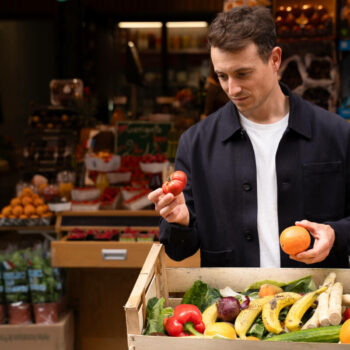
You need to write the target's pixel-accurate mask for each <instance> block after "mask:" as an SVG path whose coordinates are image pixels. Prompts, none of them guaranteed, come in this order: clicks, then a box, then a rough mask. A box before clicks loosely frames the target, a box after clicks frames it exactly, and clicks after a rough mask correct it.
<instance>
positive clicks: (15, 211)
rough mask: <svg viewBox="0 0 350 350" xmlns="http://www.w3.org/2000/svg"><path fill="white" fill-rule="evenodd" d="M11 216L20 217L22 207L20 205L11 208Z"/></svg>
mask: <svg viewBox="0 0 350 350" xmlns="http://www.w3.org/2000/svg"><path fill="white" fill-rule="evenodd" d="M12 214H13V215H15V216H17V217H18V216H20V215H22V214H23V207H22V206H21V205H16V206H15V207H14V208H12Z"/></svg>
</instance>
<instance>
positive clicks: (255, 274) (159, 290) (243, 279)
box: [124, 244, 350, 350]
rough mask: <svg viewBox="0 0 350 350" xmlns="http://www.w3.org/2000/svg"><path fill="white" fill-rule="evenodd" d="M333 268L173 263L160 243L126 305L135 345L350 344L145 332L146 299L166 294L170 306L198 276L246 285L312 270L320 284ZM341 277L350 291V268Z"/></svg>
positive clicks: (140, 348)
mask: <svg viewBox="0 0 350 350" xmlns="http://www.w3.org/2000/svg"><path fill="white" fill-rule="evenodd" d="M330 271H331V270H329V269H310V268H299V269H298V268H280V269H279V268H168V267H166V261H165V253H164V247H163V246H162V245H161V244H154V245H153V246H152V248H151V250H150V252H149V254H148V256H147V259H146V261H145V263H144V265H143V268H142V270H141V272H140V275H139V277H138V279H137V280H136V283H135V286H134V288H133V290H132V292H131V294H130V297H129V299H128V301H127V303H126V305H125V306H124V309H125V314H126V326H127V333H128V344H129V350H151V349H152V350H164V349H167V350H192V349H202V350H217V349H221V350H238V349H243V348H244V349H245V350H255V349H266V350H280V349H282V350H287V349H290V348H291V347H292V348H293V350H302V349H306V348H307V349H311V350H313V349H317V350H326V349H327V350H332V349H342V348H344V349H345V348H347V349H348V348H349V345H346V344H329V343H292V344H291V343H287V342H266V341H261V342H256V341H252V340H240V339H236V340H227V339H198V338H193V337H182V338H181V337H180V338H173V337H159V336H144V335H142V330H143V328H144V325H145V317H146V305H147V301H148V299H150V298H152V297H155V296H156V297H164V299H165V305H166V306H172V307H174V306H176V305H177V304H179V303H180V301H181V299H179V298H172V297H170V295H171V294H172V293H175V292H185V291H186V290H187V289H189V288H190V287H191V286H192V284H193V282H194V281H196V280H202V281H203V282H205V283H208V284H209V285H210V286H211V287H214V288H218V289H221V288H224V287H226V286H230V287H231V288H232V289H234V290H236V291H242V290H244V289H245V288H246V287H247V286H249V285H250V284H252V283H253V282H256V281H260V280H264V279H271V280H277V281H281V282H289V281H292V280H295V279H298V278H301V277H304V276H306V275H312V278H313V280H314V282H315V284H316V285H320V284H321V283H322V282H323V280H324V278H325V277H326V276H327V275H328V274H329V272H330ZM332 271H334V272H335V273H336V275H337V281H340V282H342V283H343V286H344V292H345V293H349V292H350V270H346V269H333V270H332Z"/></svg>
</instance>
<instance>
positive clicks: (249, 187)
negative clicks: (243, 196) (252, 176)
mask: <svg viewBox="0 0 350 350" xmlns="http://www.w3.org/2000/svg"><path fill="white" fill-rule="evenodd" d="M242 187H243V189H244V191H247V192H248V191H250V190H251V189H252V185H251V184H249V183H247V182H245V183H244V184H243V185H242Z"/></svg>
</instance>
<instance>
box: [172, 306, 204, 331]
mask: <svg viewBox="0 0 350 350" xmlns="http://www.w3.org/2000/svg"><path fill="white" fill-rule="evenodd" d="M165 330H166V332H167V333H168V334H169V335H170V336H172V337H183V336H187V335H202V334H203V333H204V330H205V325H204V323H203V320H202V314H201V312H200V310H199V309H198V307H197V306H195V305H191V304H180V305H178V306H176V307H175V309H174V314H173V316H171V317H169V318H168V319H167V320H166V321H165Z"/></svg>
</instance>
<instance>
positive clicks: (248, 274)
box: [166, 268, 350, 292]
mask: <svg viewBox="0 0 350 350" xmlns="http://www.w3.org/2000/svg"><path fill="white" fill-rule="evenodd" d="M330 271H334V272H335V273H336V275H337V280H339V281H341V282H342V283H343V286H344V290H345V291H350V278H349V277H350V271H349V270H346V269H332V270H330V269H310V268H300V269H297V268H282V269H278V268H168V269H167V270H166V272H167V280H168V288H169V292H184V291H186V290H187V289H188V288H190V287H191V285H192V284H193V282H194V281H195V280H202V281H203V282H205V283H208V284H209V285H210V286H211V287H214V288H224V287H226V286H229V287H231V288H233V289H234V290H236V291H242V290H244V289H245V288H247V287H248V286H249V285H250V284H252V283H254V282H256V281H261V280H265V279H266V280H268V279H270V280H275V281H280V282H290V281H293V280H296V279H298V278H302V277H305V276H307V275H311V276H312V278H313V280H314V282H315V283H316V285H320V284H321V283H322V282H323V280H324V278H325V277H326V276H327V274H328V273H329V272H330Z"/></svg>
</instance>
